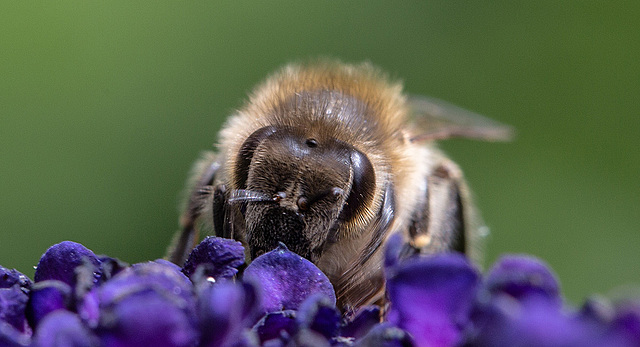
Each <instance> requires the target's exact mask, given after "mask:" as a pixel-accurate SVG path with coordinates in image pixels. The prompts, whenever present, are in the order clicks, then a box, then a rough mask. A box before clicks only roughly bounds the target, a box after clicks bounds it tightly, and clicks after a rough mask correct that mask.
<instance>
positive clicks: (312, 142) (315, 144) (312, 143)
mask: <svg viewBox="0 0 640 347" xmlns="http://www.w3.org/2000/svg"><path fill="white" fill-rule="evenodd" d="M305 143H306V144H307V146H308V147H309V148H315V147H318V140H316V139H313V138H310V139H307V141H305Z"/></svg>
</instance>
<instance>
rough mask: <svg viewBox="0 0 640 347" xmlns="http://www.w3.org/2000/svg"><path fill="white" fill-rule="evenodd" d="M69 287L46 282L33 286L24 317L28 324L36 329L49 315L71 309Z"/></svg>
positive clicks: (64, 284) (54, 282) (63, 284)
mask: <svg viewBox="0 0 640 347" xmlns="http://www.w3.org/2000/svg"><path fill="white" fill-rule="evenodd" d="M70 306H71V287H69V285H67V284H66V283H64V282H62V281H57V280H46V281H40V282H37V283H36V284H34V285H33V287H32V288H31V292H30V293H29V302H28V303H27V310H26V315H27V319H28V320H29V324H31V326H32V327H34V328H35V327H37V326H38V325H39V323H40V321H41V320H42V319H43V318H44V317H45V316H47V315H48V314H49V313H51V312H53V311H57V310H64V309H69V308H71V307H70Z"/></svg>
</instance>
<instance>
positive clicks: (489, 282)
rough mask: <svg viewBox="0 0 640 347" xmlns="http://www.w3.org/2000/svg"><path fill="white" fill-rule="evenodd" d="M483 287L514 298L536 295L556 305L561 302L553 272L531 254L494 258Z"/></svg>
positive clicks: (494, 292)
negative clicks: (493, 263) (494, 262)
mask: <svg viewBox="0 0 640 347" xmlns="http://www.w3.org/2000/svg"><path fill="white" fill-rule="evenodd" d="M485 288H486V290H487V291H488V292H489V294H490V295H494V296H495V295H498V294H500V293H504V294H507V295H509V296H512V297H513V298H515V299H516V300H518V301H524V300H529V299H536V298H540V299H544V300H547V301H549V303H551V304H554V305H556V306H557V307H560V306H561V305H562V298H561V297H560V285H559V284H558V281H557V280H556V276H555V274H553V273H552V272H551V270H549V267H548V266H547V265H546V264H544V263H543V262H542V261H540V260H539V259H536V258H534V257H531V256H525V255H507V256H503V257H502V258H500V259H498V261H497V263H496V264H495V265H494V266H493V267H492V268H491V270H490V271H489V273H488V274H487V279H486V284H485Z"/></svg>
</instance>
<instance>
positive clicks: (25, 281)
mask: <svg viewBox="0 0 640 347" xmlns="http://www.w3.org/2000/svg"><path fill="white" fill-rule="evenodd" d="M14 284H18V285H19V286H20V287H21V288H30V287H31V280H30V279H29V277H27V276H25V275H23V274H22V273H20V272H18V271H17V270H16V269H7V268H5V267H3V266H0V288H10V287H13V285H14Z"/></svg>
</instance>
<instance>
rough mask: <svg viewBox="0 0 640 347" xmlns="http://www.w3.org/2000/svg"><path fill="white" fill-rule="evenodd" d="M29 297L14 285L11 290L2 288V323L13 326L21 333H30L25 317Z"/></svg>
mask: <svg viewBox="0 0 640 347" xmlns="http://www.w3.org/2000/svg"><path fill="white" fill-rule="evenodd" d="M27 300H29V296H28V295H27V294H26V293H25V292H24V291H23V290H22V289H21V288H20V286H18V285H17V284H14V285H13V286H12V287H9V288H0V321H4V322H7V323H9V324H11V325H12V326H13V327H14V328H15V329H17V330H18V331H19V332H26V331H28V328H29V325H28V324H27V319H26V318H25V315H24V310H25V307H26V306H27Z"/></svg>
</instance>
